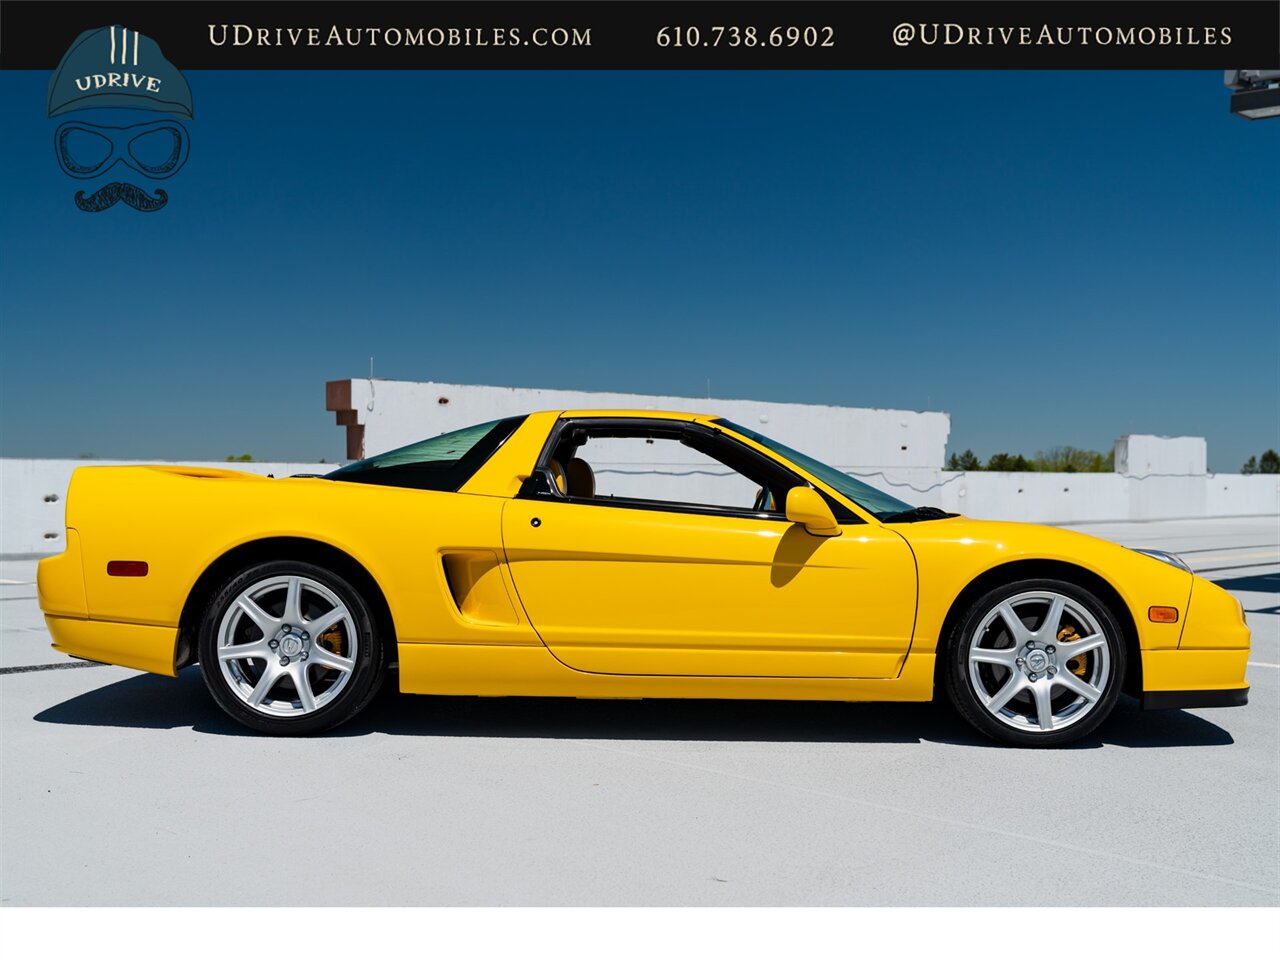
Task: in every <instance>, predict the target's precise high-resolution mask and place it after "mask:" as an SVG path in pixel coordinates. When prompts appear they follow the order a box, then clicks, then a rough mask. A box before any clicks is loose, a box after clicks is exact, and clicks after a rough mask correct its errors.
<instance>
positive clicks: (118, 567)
mask: <svg viewBox="0 0 1280 960" xmlns="http://www.w3.org/2000/svg"><path fill="white" fill-rule="evenodd" d="M146 575H147V561H145V560H108V561H107V576H108V577H145V576H146ZM1152 609H1154V607H1153V608H1152Z"/></svg>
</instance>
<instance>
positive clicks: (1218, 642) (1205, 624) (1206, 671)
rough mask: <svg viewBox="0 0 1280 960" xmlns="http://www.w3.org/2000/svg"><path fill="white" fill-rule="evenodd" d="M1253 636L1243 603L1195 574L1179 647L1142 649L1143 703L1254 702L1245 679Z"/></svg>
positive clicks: (1176, 705)
mask: <svg viewBox="0 0 1280 960" xmlns="http://www.w3.org/2000/svg"><path fill="white" fill-rule="evenodd" d="M1249 640H1250V636H1249V627H1248V626H1247V625H1246V624H1245V621H1244V611H1243V609H1242V608H1241V606H1240V602H1239V601H1238V600H1236V598H1235V597H1233V596H1232V595H1231V594H1229V593H1228V592H1227V591H1225V590H1223V589H1222V588H1221V587H1219V586H1218V585H1217V584H1214V583H1210V582H1209V581H1207V580H1202V579H1201V578H1199V577H1196V578H1195V579H1194V581H1193V586H1192V589H1191V600H1190V603H1189V604H1188V608H1187V614H1186V623H1185V624H1184V625H1183V628H1182V639H1181V641H1180V642H1179V643H1178V646H1177V649H1174V650H1143V651H1142V706H1143V707H1144V708H1145V709H1148V710H1159V709H1169V708H1174V709H1177V708H1183V707H1242V706H1244V705H1245V704H1246V703H1248V702H1249V684H1248V683H1246V682H1245V678H1244V675H1245V670H1246V668H1247V666H1248V662H1249Z"/></svg>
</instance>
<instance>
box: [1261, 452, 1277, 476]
mask: <svg viewBox="0 0 1280 960" xmlns="http://www.w3.org/2000/svg"><path fill="white" fill-rule="evenodd" d="M1258 472H1259V473H1280V453H1276V452H1275V451H1274V450H1268V451H1267V452H1266V453H1264V454H1263V455H1262V456H1260V457H1259V458H1258Z"/></svg>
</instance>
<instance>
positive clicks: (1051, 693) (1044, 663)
mask: <svg viewBox="0 0 1280 960" xmlns="http://www.w3.org/2000/svg"><path fill="white" fill-rule="evenodd" d="M1110 675H1111V649H1110V644H1109V643H1108V640H1107V636H1106V633H1105V632H1104V631H1103V629H1102V627H1101V625H1100V624H1099V623H1098V620H1097V618H1096V617H1094V615H1093V614H1091V613H1090V612H1089V610H1088V609H1087V608H1086V607H1085V606H1084V605H1083V604H1082V603H1080V601H1078V600H1075V599H1073V598H1072V597H1068V596H1065V595H1064V594H1061V593H1054V592H1051V591H1045V590H1035V591H1030V592H1028V593H1019V594H1017V595H1016V596H1012V597H1009V598H1008V599H1007V600H1004V601H1002V602H1000V603H998V604H996V605H995V606H994V607H993V608H992V609H991V610H989V611H988V612H987V615H986V616H985V617H983V619H982V621H981V622H980V623H979V624H978V628H977V630H975V631H974V635H973V639H972V642H971V643H970V645H969V680H970V682H971V683H972V685H973V690H974V693H976V694H977V697H978V700H979V702H980V703H982V705H983V706H984V707H986V709H987V712H988V713H990V714H991V715H992V716H993V717H995V718H996V719H997V720H999V721H1000V722H1001V723H1004V724H1005V725H1007V726H1010V727H1013V728H1014V729H1015V730H1022V731H1040V732H1049V731H1051V730H1061V729H1063V728H1065V727H1069V726H1071V725H1072V724H1074V723H1077V722H1079V721H1080V720H1081V719H1083V718H1084V717H1085V716H1087V715H1088V714H1089V713H1090V711H1092V710H1093V708H1094V706H1095V705H1096V704H1097V703H1098V701H1099V700H1101V699H1102V696H1103V694H1104V692H1105V691H1106V688H1107V679H1108V678H1109V677H1110Z"/></svg>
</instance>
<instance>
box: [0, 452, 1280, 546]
mask: <svg viewBox="0 0 1280 960" xmlns="http://www.w3.org/2000/svg"><path fill="white" fill-rule="evenodd" d="M136 462H138V461H124V460H6V459H0V554H3V555H6V556H23V555H37V554H52V553H58V552H59V551H61V550H62V547H63V540H64V536H65V533H64V523H63V517H64V510H65V507H66V492H67V486H68V484H69V482H70V480H71V472H72V471H73V470H74V469H75V468H76V467H80V466H90V465H93V466H106V465H110V464H123V463H136ZM197 465H198V466H207V467H221V468H232V469H237V470H244V471H246V472H248V473H257V474H274V475H275V476H277V477H285V476H289V475H290V474H294V473H325V472H328V471H329V470H332V469H333V467H334V465H333V464H314V463H226V462H216V463H215V462H204V463H199V464H197ZM691 465H693V464H679V463H673V464H663V465H661V466H660V467H659V468H658V469H657V470H656V471H653V472H648V473H644V472H641V473H637V472H636V470H635V465H634V464H627V463H621V462H619V463H604V462H599V463H597V467H598V471H599V473H600V474H601V476H600V480H601V485H602V487H603V486H604V485H605V484H606V483H607V484H608V485H609V487H610V488H611V489H612V490H613V492H615V493H619V494H622V493H633V494H645V493H648V494H649V495H660V492H661V491H664V490H667V492H668V493H669V495H670V496H671V497H672V498H680V499H684V498H686V497H688V496H690V495H691V494H690V490H691V487H690V477H689V475H688V474H689V471H688V469H687V467H688V466H691ZM693 466H697V467H698V468H700V469H701V468H702V467H705V464H696V465H693ZM838 466H840V468H841V469H843V470H845V471H846V472H847V473H850V474H852V475H853V476H856V477H858V478H859V479H861V480H864V481H865V482H867V483H869V484H871V485H872V486H876V487H879V488H880V489H882V490H885V491H886V492H888V493H892V494H893V495H894V496H896V497H898V498H899V499H901V500H905V501H907V502H908V503H912V504H928V505H930V506H937V507H942V508H943V509H944V510H949V511H952V512H954V513H963V514H966V515H968V516H972V517H984V518H988V519H992V520H1025V521H1031V522H1035V523H1086V522H1089V521H1100V520H1157V519H1181V518H1187V519H1190V518H1198V517H1231V516H1259V515H1273V514H1280V477H1278V476H1275V475H1262V474H1255V475H1252V476H1241V475H1239V474H1208V475H1204V476H1193V477H1146V478H1142V477H1125V476H1121V475H1119V474H1114V473H995V472H986V471H982V472H973V473H956V472H951V471H944V470H929V469H925V468H908V469H896V470H895V469H892V468H886V469H863V468H858V467H856V466H849V465H844V464H838ZM655 473H656V474H657V475H656V476H655ZM664 473H668V474H669V476H670V479H669V480H664V478H663V474H664ZM697 483H698V484H699V485H698V486H697V488H696V493H694V494H692V495H693V496H694V497H695V498H696V497H705V498H706V499H705V501H703V502H707V503H716V502H726V498H732V502H735V503H736V502H738V501H739V500H740V499H742V497H743V491H742V489H740V487H741V480H740V479H738V478H733V477H730V476H729V475H728V471H723V472H721V471H714V472H713V471H708V472H707V473H706V474H705V475H703V474H699V475H698V477H697ZM668 487H669V490H668Z"/></svg>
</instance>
